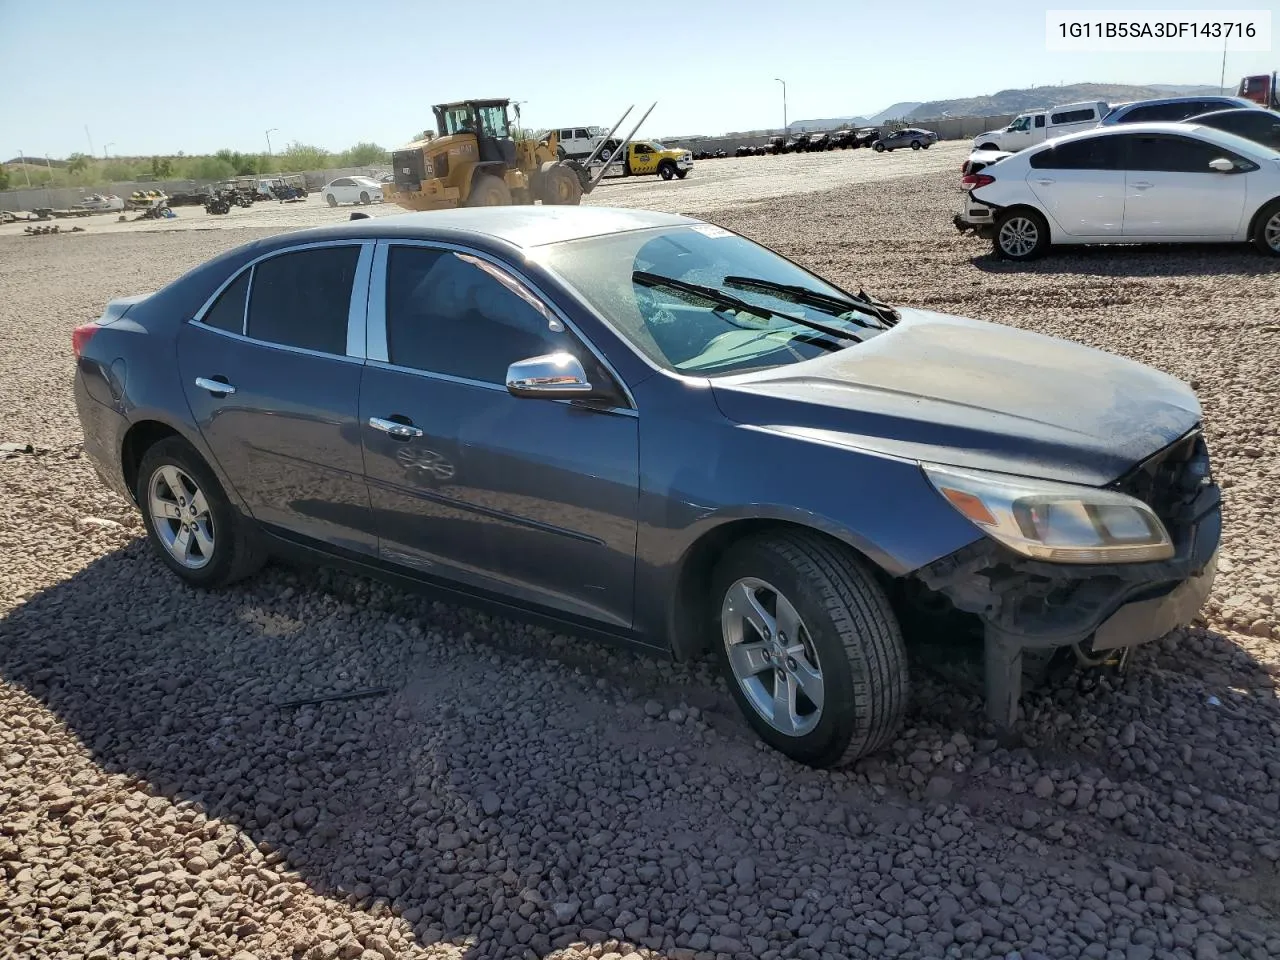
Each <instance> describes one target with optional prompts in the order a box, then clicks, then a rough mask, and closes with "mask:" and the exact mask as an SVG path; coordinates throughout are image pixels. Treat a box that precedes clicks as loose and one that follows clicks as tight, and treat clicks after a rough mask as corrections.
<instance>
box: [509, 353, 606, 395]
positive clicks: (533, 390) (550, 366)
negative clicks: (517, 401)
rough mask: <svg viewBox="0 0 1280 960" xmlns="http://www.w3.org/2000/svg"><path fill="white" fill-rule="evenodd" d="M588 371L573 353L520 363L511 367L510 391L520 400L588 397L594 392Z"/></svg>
mask: <svg viewBox="0 0 1280 960" xmlns="http://www.w3.org/2000/svg"><path fill="white" fill-rule="evenodd" d="M592 389H593V388H592V386H591V384H590V383H588V382H587V372H586V371H585V370H584V369H583V368H582V363H581V361H579V360H578V358H577V357H575V356H574V355H573V354H571V353H549V354H545V355H543V356H541V357H530V358H529V359H527V360H517V361H516V362H515V363H513V364H511V366H509V367H507V390H508V391H510V393H511V394H512V396H516V397H542V398H544V399H551V400H554V399H556V398H558V397H584V396H587V395H588V394H590V393H591V391H592Z"/></svg>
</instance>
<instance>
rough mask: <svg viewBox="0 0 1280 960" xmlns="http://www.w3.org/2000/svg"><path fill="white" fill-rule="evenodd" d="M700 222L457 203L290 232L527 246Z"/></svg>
mask: <svg viewBox="0 0 1280 960" xmlns="http://www.w3.org/2000/svg"><path fill="white" fill-rule="evenodd" d="M701 222H702V221H700V220H696V219H694V218H693V217H685V216H680V215H677V214H671V213H657V212H655V211H652V210H626V209H620V208H614V207H579V206H511V207H458V208H456V209H453V210H433V211H430V212H426V213H401V214H392V215H391V216H387V217H368V218H364V219H360V220H348V221H345V222H343V223H339V224H334V225H333V226H330V227H320V228H317V229H314V230H305V231H300V232H298V233H290V234H287V236H288V237H289V238H290V239H291V240H292V241H294V242H304V243H316V242H321V241H324V240H338V239H348V238H357V237H358V238H369V239H380V238H386V239H401V240H403V239H411V240H444V241H449V240H454V241H458V240H465V239H467V238H484V239H489V240H499V241H502V242H504V243H507V244H510V245H511V246H514V247H519V248H521V249H527V248H529V247H540V246H545V245H547V244H551V243H563V242H565V241H568V240H581V239H584V238H586V237H597V236H602V235H605V234H611V233H624V232H627V231H630V230H645V229H649V228H652V227H676V226H688V225H691V224H697V223H701Z"/></svg>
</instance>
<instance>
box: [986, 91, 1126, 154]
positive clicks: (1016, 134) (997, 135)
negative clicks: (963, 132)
mask: <svg viewBox="0 0 1280 960" xmlns="http://www.w3.org/2000/svg"><path fill="white" fill-rule="evenodd" d="M1108 110H1110V107H1109V106H1108V105H1107V103H1106V102H1105V101H1103V100H1089V101H1086V102H1083V103H1064V104H1063V105H1062V106H1060V107H1049V108H1048V109H1047V110H1029V111H1027V112H1026V113H1022V114H1019V115H1018V116H1016V117H1014V118H1013V121H1012V122H1011V123H1010V124H1009V125H1008V126H1007V127H1005V128H1004V129H1003V130H991V131H988V132H987V133H981V134H979V135H978V136H976V137H974V138H973V148H974V149H975V150H1009V151H1011V152H1014V153H1016V152H1017V151H1019V150H1025V149H1026V148H1027V147H1032V146H1035V145H1036V144H1037V143H1043V142H1044V141H1045V140H1052V139H1053V138H1054V137H1061V136H1064V135H1065V134H1068V133H1076V132H1078V131H1080V130H1088V129H1090V128H1091V127H1096V126H1097V125H1098V121H1099V120H1101V119H1102V118H1103V117H1105V116H1106V115H1107V111H1108Z"/></svg>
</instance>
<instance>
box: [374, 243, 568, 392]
mask: <svg viewBox="0 0 1280 960" xmlns="http://www.w3.org/2000/svg"><path fill="white" fill-rule="evenodd" d="M558 350H569V351H570V352H573V353H575V354H580V353H581V351H578V350H575V349H574V344H573V342H572V340H571V338H570V336H569V335H568V334H567V333H566V332H565V331H564V328H563V324H561V323H560V321H559V320H557V319H554V317H553V315H552V314H550V313H549V312H548V310H547V308H546V307H545V306H543V305H542V304H541V303H540V302H539V301H538V300H537V298H536V297H534V295H533V294H532V293H531V292H529V291H528V290H526V289H525V288H524V286H523V285H522V284H520V283H519V282H518V281H517V280H515V278H513V277H511V276H509V275H508V274H506V273H504V272H502V271H500V270H498V269H497V268H496V267H494V266H492V265H491V264H489V263H487V262H486V261H484V260H480V259H478V258H476V257H472V256H469V255H466V254H457V253H454V252H452V251H448V250H434V249H431V248H429V247H392V248H391V251H390V254H389V257H388V261H387V359H388V361H389V362H391V363H393V364H395V365H397V366H401V367H411V368H413V369H415V370H424V371H427V372H429V373H440V374H445V375H447V376H451V377H460V378H462V379H465V380H478V381H481V382H483V383H497V384H504V383H506V380H507V367H508V366H510V365H511V364H513V363H515V362H516V361H517V360H527V359H529V358H530V357H536V356H541V355H542V354H546V353H555V352H556V351H558ZM580 358H581V357H580ZM584 362H585V361H584Z"/></svg>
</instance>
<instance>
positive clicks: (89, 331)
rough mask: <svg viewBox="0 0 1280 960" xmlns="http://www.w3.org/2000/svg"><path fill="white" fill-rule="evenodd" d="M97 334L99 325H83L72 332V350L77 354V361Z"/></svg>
mask: <svg viewBox="0 0 1280 960" xmlns="http://www.w3.org/2000/svg"><path fill="white" fill-rule="evenodd" d="M97 332H98V325H97V324H96V323H82V324H81V325H80V326H78V327H76V328H75V329H74V330H72V331H71V350H72V352H73V353H75V355H76V359H77V360H79V359H80V354H81V353H82V352H83V351H84V348H85V344H87V343H88V342H89V340H90V339H92V337H93V335H94V334H95V333H97Z"/></svg>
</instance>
